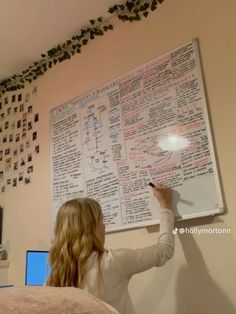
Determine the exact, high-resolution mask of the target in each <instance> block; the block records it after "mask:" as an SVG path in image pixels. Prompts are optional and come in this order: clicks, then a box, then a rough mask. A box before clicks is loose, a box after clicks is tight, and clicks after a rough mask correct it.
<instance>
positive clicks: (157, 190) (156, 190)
mask: <svg viewBox="0 0 236 314" xmlns="http://www.w3.org/2000/svg"><path fill="white" fill-rule="evenodd" d="M149 185H150V186H151V187H152V188H153V195H154V196H155V197H156V198H157V200H158V201H159V203H160V206H161V208H169V209H171V203H172V190H171V189H170V188H168V187H166V186H164V185H163V184H157V185H154V184H153V183H152V182H150V183H149Z"/></svg>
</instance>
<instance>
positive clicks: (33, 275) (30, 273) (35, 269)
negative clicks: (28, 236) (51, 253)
mask: <svg viewBox="0 0 236 314" xmlns="http://www.w3.org/2000/svg"><path fill="white" fill-rule="evenodd" d="M47 258H48V251H27V252H26V271H25V284H26V285H27V286H43V285H44V283H45V281H46V279H47V277H48V275H49V273H50V267H49V266H48V265H47Z"/></svg>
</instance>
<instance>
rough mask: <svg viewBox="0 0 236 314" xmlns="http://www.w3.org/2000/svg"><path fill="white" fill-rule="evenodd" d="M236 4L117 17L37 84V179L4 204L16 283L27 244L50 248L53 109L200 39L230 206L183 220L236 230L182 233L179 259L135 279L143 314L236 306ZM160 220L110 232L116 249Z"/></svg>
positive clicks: (4, 197) (149, 238) (171, 2)
mask: <svg viewBox="0 0 236 314" xmlns="http://www.w3.org/2000/svg"><path fill="white" fill-rule="evenodd" d="M235 12H236V1H235V0H227V1H220V0H199V1H193V0H166V1H165V2H164V3H163V4H162V5H161V6H160V7H159V10H156V11H155V12H153V13H151V14H150V16H149V17H148V18H147V19H145V20H143V21H141V22H138V23H132V24H130V23H121V22H116V25H115V27H114V31H112V32H109V33H107V34H106V35H105V36H104V37H101V38H99V39H96V40H94V41H92V42H91V43H89V44H88V45H87V46H86V47H85V48H84V50H83V53H82V54H81V55H78V56H75V57H74V58H73V59H72V60H70V61H65V62H63V63H61V64H59V65H57V66H56V67H55V68H53V69H51V70H50V71H48V72H47V74H45V75H44V76H43V77H41V78H40V79H38V80H37V81H36V82H34V83H33V84H32V86H34V85H37V88H38V95H37V97H35V100H34V109H35V111H38V112H39V115H40V121H39V141H40V148H41V152H40V155H39V156H38V159H37V161H35V163H34V173H33V181H32V184H29V185H27V186H20V187H19V188H17V189H12V190H11V191H9V192H6V193H3V194H1V195H0V197H1V203H2V205H3V206H4V209H5V215H4V230H3V231H4V233H3V240H4V243H5V244H6V246H7V249H8V253H9V259H10V269H9V278H10V282H11V283H13V284H17V285H19V284H20V285H21V284H23V283H24V267H25V251H26V249H49V247H50V192H49V191H50V178H49V174H50V172H49V171H50V170H49V111H50V109H51V108H53V107H55V106H57V105H59V104H61V103H63V102H64V101H66V100H69V99H71V98H73V97H75V96H77V95H79V94H81V93H83V92H86V91H88V90H90V89H93V88H94V87H96V86H99V85H100V84H102V83H104V82H106V81H108V80H110V79H112V78H115V77H117V76H118V75H121V74H123V73H126V72H128V71H129V70H131V69H133V68H135V67H137V66H139V65H142V64H143V63H145V62H147V61H149V60H151V59H153V58H155V57H157V56H159V55H161V54H163V53H165V52H166V51H168V50H171V49H173V48H175V47H178V46H179V45H180V44H182V43H184V42H186V41H188V40H190V39H192V38H193V37H198V38H199V41H200V50H201V57H202V65H203V71H204V76H205V85H206V91H207V96H208V102H209V110H210V115H211V120H212V121H211V122H212V128H213V132H214V134H213V135H214V138H215V144H216V151H217V155H218V162H219V167H220V171H221V176H222V183H223V189H224V195H225V200H226V204H227V208H228V211H227V213H226V214H225V215H222V216H218V217H215V218H210V217H208V218H201V219H197V220H192V221H185V222H182V223H181V225H182V226H195V225H198V226H199V228H200V227H201V228H231V234H230V235H200V236H198V235H181V236H180V235H178V236H177V238H176V254H175V257H174V258H173V259H172V260H171V261H170V262H169V263H168V264H166V265H165V266H164V267H163V268H160V269H152V270H150V271H147V272H145V273H143V274H140V275H137V276H135V278H133V279H132V281H131V284H130V288H131V293H132V296H133V299H134V301H135V304H136V307H137V311H138V313H139V314H143V313H149V314H154V313H162V314H167V313H168V314H189V313H192V314H194V313H196V314H199V313H200V314H211V313H214V314H221V313H227V314H231V313H235V312H236V300H235V279H236V275H235V274H236V272H235V265H236V243H235V240H236V232H235V226H236V223H235V221H236V213H235V207H236V199H235V191H234V188H235V182H234V179H235V177H236V167H235V160H236V141H235V140H234V138H233V134H235V132H236V124H235V114H236V109H235V108H236V107H235V101H236V88H235V83H236V62H235V56H236V41H235V36H236V19H235ZM157 231H158V228H157V227H150V228H147V229H145V228H143V229H137V230H132V231H125V232H120V233H115V234H111V235H108V236H107V242H106V243H107V247H113V248H116V247H127V246H129V247H138V246H145V245H149V244H152V243H154V242H155V241H156V238H157Z"/></svg>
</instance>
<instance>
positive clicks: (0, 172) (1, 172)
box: [0, 171, 4, 181]
mask: <svg viewBox="0 0 236 314" xmlns="http://www.w3.org/2000/svg"><path fill="white" fill-rule="evenodd" d="M3 179H4V177H3V171H0V181H3Z"/></svg>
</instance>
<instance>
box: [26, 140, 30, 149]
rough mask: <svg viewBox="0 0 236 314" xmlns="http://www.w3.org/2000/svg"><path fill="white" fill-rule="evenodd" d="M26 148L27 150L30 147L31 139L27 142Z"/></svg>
mask: <svg viewBox="0 0 236 314" xmlns="http://www.w3.org/2000/svg"><path fill="white" fill-rule="evenodd" d="M25 147H26V148H29V147H30V139H29V138H28V139H27V140H26V143H25Z"/></svg>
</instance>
